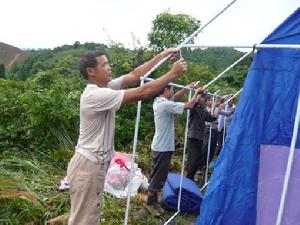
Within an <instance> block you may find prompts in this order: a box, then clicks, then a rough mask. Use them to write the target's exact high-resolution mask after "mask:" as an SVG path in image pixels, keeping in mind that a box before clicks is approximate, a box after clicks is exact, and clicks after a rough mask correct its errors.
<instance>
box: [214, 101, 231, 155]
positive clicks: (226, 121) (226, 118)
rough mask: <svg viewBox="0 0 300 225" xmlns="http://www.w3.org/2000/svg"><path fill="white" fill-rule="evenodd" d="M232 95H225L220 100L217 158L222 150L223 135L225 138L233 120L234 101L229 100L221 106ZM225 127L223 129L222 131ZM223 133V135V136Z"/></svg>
mask: <svg viewBox="0 0 300 225" xmlns="http://www.w3.org/2000/svg"><path fill="white" fill-rule="evenodd" d="M232 96H233V95H227V96H225V98H223V99H222V100H221V103H220V115H219V117H218V150H217V156H219V154H220V152H221V150H222V148H223V144H224V143H223V139H224V135H225V137H226V133H227V132H228V129H229V127H230V123H231V120H232V118H233V113H234V110H235V107H234V105H233V101H234V99H231V100H230V101H229V102H228V103H227V104H226V105H223V103H224V102H225V100H226V99H227V100H228V99H230V98H231V97H232ZM224 126H225V129H224ZM224 132H225V134H224Z"/></svg>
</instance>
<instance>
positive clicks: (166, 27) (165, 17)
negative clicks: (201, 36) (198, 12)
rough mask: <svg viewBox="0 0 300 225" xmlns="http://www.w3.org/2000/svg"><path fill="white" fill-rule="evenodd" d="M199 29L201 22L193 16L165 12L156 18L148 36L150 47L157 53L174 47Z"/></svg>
mask: <svg viewBox="0 0 300 225" xmlns="http://www.w3.org/2000/svg"><path fill="white" fill-rule="evenodd" d="M199 27H200V21H199V20H197V19H195V18H194V17H192V16H189V15H185V14H176V15H173V14H171V13H170V12H168V11H167V12H163V13H161V14H159V15H158V16H157V17H156V18H155V20H154V21H153V27H152V29H151V32H150V33H149V34H148V39H149V41H150V46H151V47H153V48H154V49H155V50H157V51H161V50H162V49H165V48H168V47H174V46H176V45H178V44H179V43H181V42H182V41H183V40H184V39H186V38H187V37H188V36H190V35H191V34H192V33H193V32H194V31H195V30H196V29H197V28H199Z"/></svg>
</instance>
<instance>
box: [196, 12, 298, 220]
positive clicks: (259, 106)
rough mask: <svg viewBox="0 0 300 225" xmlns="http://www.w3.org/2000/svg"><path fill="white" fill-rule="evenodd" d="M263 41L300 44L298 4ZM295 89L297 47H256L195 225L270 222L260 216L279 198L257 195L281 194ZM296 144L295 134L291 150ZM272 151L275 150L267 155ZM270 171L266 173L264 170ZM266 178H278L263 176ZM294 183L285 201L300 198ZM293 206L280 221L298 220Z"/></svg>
mask: <svg viewBox="0 0 300 225" xmlns="http://www.w3.org/2000/svg"><path fill="white" fill-rule="evenodd" d="M262 43H264V44H300V8H299V9H297V10H296V11H295V12H294V13H293V14H292V15H291V16H290V17H289V18H287V19H286V20H285V21H284V22H283V23H282V24H281V25H280V26H279V27H278V28H277V29H275V30H274V31H273V32H272V33H271V34H270V35H269V36H268V37H267V38H266V39H265V40H264V41H263V42H262ZM299 91H300V50H294V49H259V50H258V52H257V53H256V54H255V57H254V60H253V62H252V65H251V67H250V69H249V72H248V74H247V78H246V81H245V84H244V90H243V93H242V95H241V98H240V100H239V103H238V105H237V108H236V111H235V115H234V118H233V121H232V124H231V127H230V129H229V133H228V135H227V138H226V141H225V144H224V148H223V149H222V152H221V154H220V156H219V159H218V160H217V162H216V164H215V169H214V172H213V174H212V176H211V180H210V183H209V185H208V188H207V191H206V193H205V196H204V199H203V202H202V205H201V210H200V212H201V213H200V215H199V216H198V218H197V221H196V224H197V225H255V224H262V225H263V224H264V225H269V223H268V224H266V223H264V222H263V221H267V220H266V218H263V217H265V215H273V216H276V215H277V211H278V205H279V198H280V197H279V198H278V200H277V199H276V203H275V204H268V202H271V201H272V199H271V197H270V199H266V198H264V199H263V198H262V199H260V197H261V196H264V194H263V195H261V193H265V192H266V191H267V192H269V193H271V194H270V196H272V193H273V195H274V194H275V193H276V194H277V195H278V194H279V195H280V194H281V191H282V180H283V177H284V171H285V168H286V160H287V157H286V156H287V154H288V152H289V146H290V144H291V138H292V134H293V127H294V120H295V114H296V107H297V98H298V94H299ZM299 147H300V138H299V137H298V139H297V143H296V148H299ZM271 151H273V152H274V153H280V154H270V153H272V152H271ZM278 151H282V152H278ZM298 151H299V150H297V152H298ZM281 153H283V154H281ZM297 154H298V153H297ZM297 154H296V156H297ZM261 157H262V159H260V158H261ZM272 157H274V158H272ZM276 157H277V158H276ZM260 160H261V161H260ZM272 162H273V163H272ZM274 162H276V163H274ZM299 163H300V160H295V162H294V166H293V170H295V169H296V168H300V167H299ZM279 167H280V168H279ZM270 169H271V170H272V171H271V172H272V173H270V174H268V173H266V171H263V170H270ZM260 170H261V171H260ZM294 172H295V171H294ZM276 173H277V175H276ZM298 173H299V172H298ZM269 176H272V177H276V176H280V177H281V178H280V179H277V180H275V181H274V180H268V179H269V178H270V177H269ZM292 176H293V171H292ZM259 182H260V183H259ZM268 182H269V183H268ZM270 184H272V185H270ZM295 184H296V183H293V182H291V184H290V187H289V189H288V198H287V201H289V199H300V196H299V195H300V193H299V191H298V192H297V191H294V190H296V189H295V188H294V187H293V185H295ZM298 189H299V187H298ZM298 189H297V190H298ZM258 193H259V197H258ZM262 203H264V204H262ZM292 204H293V203H289V202H287V204H286V208H285V211H284V216H283V223H282V224H286V225H287V224H293V225H295V224H298V222H300V221H298V222H297V223H295V218H300V217H299V216H300V207H296V209H295V208H293V209H292V210H289V209H288V208H287V207H288V206H290V205H292ZM271 205H272V206H271ZM268 207H269V208H272V207H273V208H272V209H270V212H267V210H268ZM258 210H259V212H258ZM271 211H272V212H271ZM262 212H263V213H262ZM290 212H292V213H290ZM272 221H276V218H272ZM291 221H294V222H291ZM272 224H273V223H270V225H272Z"/></svg>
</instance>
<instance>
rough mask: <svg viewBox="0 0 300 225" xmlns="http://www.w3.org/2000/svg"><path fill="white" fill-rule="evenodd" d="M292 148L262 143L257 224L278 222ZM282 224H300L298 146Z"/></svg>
mask: <svg viewBox="0 0 300 225" xmlns="http://www.w3.org/2000/svg"><path fill="white" fill-rule="evenodd" d="M289 151H290V147H287V146H277V145H261V147H260V163H259V175H258V190H257V215H256V216H257V218H256V225H275V224H276V219H277V214H278V209H279V204H280V198H281V193H282V189H283V182H284V176H285V171H286V167H287V161H288V156H289ZM281 225H300V150H299V149H296V151H295V155H294V161H293V166H292V172H291V176H290V181H289V186H288V192H287V196H286V200H285V207H284V212H283V218H282V223H281Z"/></svg>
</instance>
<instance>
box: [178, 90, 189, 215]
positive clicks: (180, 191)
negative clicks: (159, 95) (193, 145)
mask: <svg viewBox="0 0 300 225" xmlns="http://www.w3.org/2000/svg"><path fill="white" fill-rule="evenodd" d="M191 98H192V91H190V92H189V101H190V100H191ZM189 118H190V110H187V114H186V123H185V132H184V145H183V156H182V164H181V176H180V186H179V187H180V188H179V195H178V207H177V210H178V211H180V204H181V193H182V181H183V173H184V161H185V153H186V145H187V135H188V129H189Z"/></svg>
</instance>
